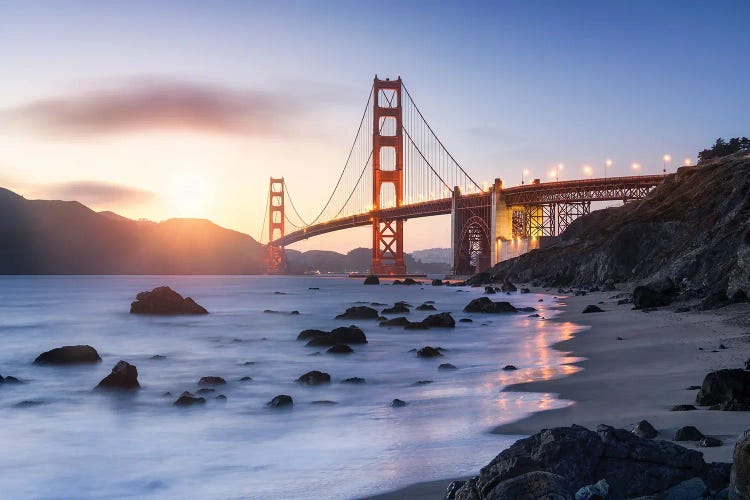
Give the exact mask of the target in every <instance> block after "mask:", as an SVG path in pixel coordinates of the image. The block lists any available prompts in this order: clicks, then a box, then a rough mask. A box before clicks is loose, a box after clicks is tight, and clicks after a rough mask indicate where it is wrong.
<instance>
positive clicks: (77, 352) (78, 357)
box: [34, 345, 102, 365]
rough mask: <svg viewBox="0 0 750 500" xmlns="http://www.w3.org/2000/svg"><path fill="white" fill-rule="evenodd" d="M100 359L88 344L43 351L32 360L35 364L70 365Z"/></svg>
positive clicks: (94, 361)
mask: <svg viewBox="0 0 750 500" xmlns="http://www.w3.org/2000/svg"><path fill="white" fill-rule="evenodd" d="M101 360H102V358H100V357H99V353H98V352H96V349H94V348H93V347H91V346H90V345H66V346H63V347H56V348H54V349H52V350H50V351H47V352H43V353H42V354H40V355H39V356H37V358H36V359H35V360H34V364H35V365H71V364H78V363H98V362H100V361H101Z"/></svg>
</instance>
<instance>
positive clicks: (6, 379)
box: [0, 375, 21, 384]
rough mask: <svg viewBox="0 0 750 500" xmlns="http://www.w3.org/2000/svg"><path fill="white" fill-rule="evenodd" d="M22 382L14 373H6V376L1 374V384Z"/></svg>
mask: <svg viewBox="0 0 750 500" xmlns="http://www.w3.org/2000/svg"><path fill="white" fill-rule="evenodd" d="M20 383H21V381H20V380H18V379H17V378H16V377H14V376H13V375H6V376H5V377H3V376H2V375H0V384H20Z"/></svg>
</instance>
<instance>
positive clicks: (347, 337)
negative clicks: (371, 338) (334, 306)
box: [297, 325, 367, 346]
mask: <svg viewBox="0 0 750 500" xmlns="http://www.w3.org/2000/svg"><path fill="white" fill-rule="evenodd" d="M305 331H308V330H305ZM316 331H318V330H316ZM302 333H304V332H302ZM302 333H300V336H302ZM297 338H298V339H299V337H297ZM366 343H367V337H366V336H365V332H363V331H362V330H361V329H359V328H357V327H356V326H354V325H351V326H340V327H338V328H334V329H333V330H332V331H331V332H330V333H328V332H322V335H320V334H313V335H312V338H311V340H310V341H309V342H308V343H307V345H309V346H333V345H336V344H366Z"/></svg>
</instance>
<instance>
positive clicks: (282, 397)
mask: <svg viewBox="0 0 750 500" xmlns="http://www.w3.org/2000/svg"><path fill="white" fill-rule="evenodd" d="M293 404H294V401H293V400H292V397H291V396H287V395H286V394H279V395H278V396H274V398H273V399H272V400H271V401H269V402H268V403H266V406H270V407H271V408H283V407H285V406H292V405H293Z"/></svg>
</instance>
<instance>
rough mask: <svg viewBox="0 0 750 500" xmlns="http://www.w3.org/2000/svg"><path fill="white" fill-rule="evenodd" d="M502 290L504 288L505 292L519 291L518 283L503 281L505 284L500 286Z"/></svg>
mask: <svg viewBox="0 0 750 500" xmlns="http://www.w3.org/2000/svg"><path fill="white" fill-rule="evenodd" d="M500 290H502V291H503V292H517V291H518V287H516V285H514V284H513V283H511V282H510V281H506V282H505V283H503V286H501V287H500Z"/></svg>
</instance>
